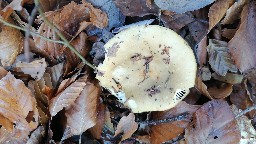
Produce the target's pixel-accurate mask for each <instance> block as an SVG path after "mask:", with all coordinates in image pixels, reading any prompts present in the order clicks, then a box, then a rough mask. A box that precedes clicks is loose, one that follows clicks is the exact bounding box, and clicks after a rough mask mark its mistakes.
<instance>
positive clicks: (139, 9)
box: [114, 0, 159, 17]
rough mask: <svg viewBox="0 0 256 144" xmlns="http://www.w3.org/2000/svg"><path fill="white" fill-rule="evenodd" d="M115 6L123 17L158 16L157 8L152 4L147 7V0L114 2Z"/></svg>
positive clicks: (118, 0) (119, 0)
mask: <svg viewBox="0 0 256 144" xmlns="http://www.w3.org/2000/svg"><path fill="white" fill-rule="evenodd" d="M114 3H115V4H116V6H117V7H118V8H119V9H120V10H121V12H122V13H123V14H124V15H125V16H140V17H143V16H145V15H149V14H153V15H158V13H159V8H158V7H157V6H156V5H155V3H152V4H151V5H148V4H149V3H147V0H114Z"/></svg>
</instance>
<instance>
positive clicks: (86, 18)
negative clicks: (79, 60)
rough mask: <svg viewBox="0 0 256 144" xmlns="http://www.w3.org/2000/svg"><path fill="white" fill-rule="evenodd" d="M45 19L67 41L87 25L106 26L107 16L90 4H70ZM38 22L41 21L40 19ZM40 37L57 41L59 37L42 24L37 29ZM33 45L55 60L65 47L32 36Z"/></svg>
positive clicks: (47, 14)
mask: <svg viewBox="0 0 256 144" xmlns="http://www.w3.org/2000/svg"><path fill="white" fill-rule="evenodd" d="M45 16H46V18H48V19H49V21H51V22H52V23H53V24H54V25H55V26H56V27H57V28H58V29H59V30H60V31H61V32H62V33H63V34H64V35H65V36H66V38H67V39H69V40H71V38H73V37H76V36H77V35H78V34H79V33H80V32H81V31H82V30H84V29H85V28H86V27H87V26H88V25H90V24H93V25H95V26H96V27H99V28H102V27H105V26H107V21H108V19H107V15H106V14H105V13H103V12H102V11H100V10H99V9H95V8H93V7H92V5H91V4H89V3H86V2H84V3H83V4H76V3H75V2H73V1H72V2H71V3H70V4H68V5H66V6H64V7H63V9H61V10H56V11H52V12H47V13H45ZM39 20H41V21H43V20H42V18H40V19H39ZM38 33H40V34H41V35H43V36H45V37H47V38H50V39H53V40H59V37H58V36H57V34H56V33H55V32H54V30H53V29H52V28H51V27H49V26H48V24H47V23H45V22H43V23H42V24H41V26H40V27H39V29H38ZM34 41H35V45H36V47H37V48H38V49H40V50H41V51H42V53H44V55H46V56H48V57H50V58H51V59H56V58H58V57H60V55H61V54H63V51H64V49H65V47H62V45H61V44H57V43H52V42H49V41H45V40H43V39H41V38H40V37H37V36H34Z"/></svg>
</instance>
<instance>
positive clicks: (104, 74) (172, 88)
mask: <svg viewBox="0 0 256 144" xmlns="http://www.w3.org/2000/svg"><path fill="white" fill-rule="evenodd" d="M104 47H105V49H106V54H105V60H104V61H103V63H102V64H100V65H99V66H98V68H97V69H98V72H97V76H96V78H97V79H98V80H99V81H100V85H101V86H103V87H105V88H107V89H108V90H109V91H110V92H111V93H112V94H113V95H115V96H116V97H117V98H118V99H119V101H120V102H122V103H123V104H124V105H125V106H127V107H129V108H130V109H131V110H132V111H133V112H134V113H141V112H146V111H164V110H167V109H170V108H172V107H174V106H175V105H177V103H178V102H180V101H181V100H182V99H184V98H185V96H186V95H187V94H188V93H189V88H191V87H193V86H194V84H195V78H196V69H197V65H196V60H195V56H194V54H193V51H192V49H191V48H190V47H189V45H188V44H187V42H186V41H185V40H184V39H183V38H182V37H180V36H179V35H178V34H176V33H175V32H174V31H172V30H170V29H168V28H165V27H161V26H157V25H148V26H135V27H132V28H129V29H126V30H124V31H121V32H120V33H118V34H117V35H115V36H114V37H113V38H112V39H110V40H109V41H108V42H107V43H106V44H105V45H104Z"/></svg>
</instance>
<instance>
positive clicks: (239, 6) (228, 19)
mask: <svg viewBox="0 0 256 144" xmlns="http://www.w3.org/2000/svg"><path fill="white" fill-rule="evenodd" d="M246 3H248V0H237V1H236V2H235V3H234V4H233V5H232V6H231V7H230V8H229V9H228V10H227V12H226V16H225V18H224V19H223V20H222V21H221V24H232V23H233V22H234V21H235V20H237V19H238V18H239V17H240V15H241V11H242V10H243V7H244V5H245V4H246Z"/></svg>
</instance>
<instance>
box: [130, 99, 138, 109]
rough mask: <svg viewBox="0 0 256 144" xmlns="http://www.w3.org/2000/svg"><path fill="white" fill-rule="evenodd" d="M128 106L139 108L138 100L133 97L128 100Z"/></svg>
mask: <svg viewBox="0 0 256 144" xmlns="http://www.w3.org/2000/svg"><path fill="white" fill-rule="evenodd" d="M128 106H129V107H130V108H132V109H134V108H137V104H136V102H135V101H134V100H132V99H130V100H128Z"/></svg>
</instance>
